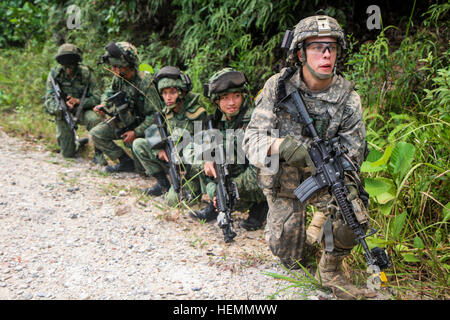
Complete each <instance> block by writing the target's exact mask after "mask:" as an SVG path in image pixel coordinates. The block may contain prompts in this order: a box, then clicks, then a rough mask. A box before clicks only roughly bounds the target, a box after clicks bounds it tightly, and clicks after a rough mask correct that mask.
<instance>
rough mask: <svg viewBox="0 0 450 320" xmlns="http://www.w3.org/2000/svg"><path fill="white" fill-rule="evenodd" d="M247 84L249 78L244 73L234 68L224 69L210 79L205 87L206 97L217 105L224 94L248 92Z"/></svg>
mask: <svg viewBox="0 0 450 320" xmlns="http://www.w3.org/2000/svg"><path fill="white" fill-rule="evenodd" d="M246 83H247V78H246V77H245V75H244V73H242V72H239V71H236V70H235V69H233V68H224V69H222V70H220V71H218V72H216V73H214V74H213V75H212V76H211V78H209V81H208V84H205V86H204V95H205V96H207V97H208V98H209V99H210V101H211V102H212V103H214V104H215V103H216V100H218V99H219V97H220V96H221V95H222V94H225V93H230V92H243V93H244V92H247V88H246Z"/></svg>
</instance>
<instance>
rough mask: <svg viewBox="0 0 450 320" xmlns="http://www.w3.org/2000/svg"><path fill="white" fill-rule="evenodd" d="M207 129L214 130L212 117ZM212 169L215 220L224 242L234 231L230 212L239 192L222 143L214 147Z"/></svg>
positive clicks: (229, 239)
mask: <svg viewBox="0 0 450 320" xmlns="http://www.w3.org/2000/svg"><path fill="white" fill-rule="evenodd" d="M207 129H208V130H214V126H213V121H212V118H209V119H208V121H207ZM215 157H216V159H217V161H214V169H215V170H216V174H217V188H216V200H217V209H218V211H219V215H218V216H217V222H218V224H219V227H220V228H221V229H222V232H223V236H224V240H225V242H227V243H228V242H231V241H233V238H234V237H236V232H235V231H234V229H233V218H232V217H231V213H232V212H233V210H234V207H235V206H236V203H237V200H238V199H239V192H238V189H237V186H236V183H235V182H234V181H233V180H232V178H231V175H230V172H229V170H228V165H227V164H226V163H225V152H224V150H223V143H218V144H217V146H216V148H215Z"/></svg>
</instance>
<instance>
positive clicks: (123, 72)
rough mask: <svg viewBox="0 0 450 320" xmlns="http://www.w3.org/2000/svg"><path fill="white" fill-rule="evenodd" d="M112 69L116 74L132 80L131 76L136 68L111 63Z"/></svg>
mask: <svg viewBox="0 0 450 320" xmlns="http://www.w3.org/2000/svg"><path fill="white" fill-rule="evenodd" d="M111 71H112V72H114V74H115V75H116V76H117V77H122V78H125V79H127V80H130V79H131V77H132V76H133V74H134V70H133V69H131V68H128V67H120V66H113V65H111Z"/></svg>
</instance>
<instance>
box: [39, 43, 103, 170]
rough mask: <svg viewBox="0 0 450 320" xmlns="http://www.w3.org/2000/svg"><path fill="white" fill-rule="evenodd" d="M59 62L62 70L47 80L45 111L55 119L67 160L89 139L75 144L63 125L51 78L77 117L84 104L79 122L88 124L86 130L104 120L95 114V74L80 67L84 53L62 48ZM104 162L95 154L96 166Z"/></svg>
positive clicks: (58, 70)
mask: <svg viewBox="0 0 450 320" xmlns="http://www.w3.org/2000/svg"><path fill="white" fill-rule="evenodd" d="M55 58H56V61H57V62H58V63H59V64H60V66H58V67H56V68H52V69H51V71H50V73H49V77H48V79H47V91H46V95H45V102H44V107H45V110H46V111H47V112H48V113H49V114H51V115H54V116H55V126H56V140H57V142H58V145H59V147H60V148H61V153H62V155H63V156H64V157H66V158H71V157H75V155H76V153H77V151H78V150H79V148H80V147H81V146H83V145H84V144H86V143H87V142H88V139H87V138H84V139H80V140H79V141H76V137H75V134H74V132H73V131H72V130H71V128H70V127H69V125H68V124H67V123H66V122H65V121H64V118H63V114H62V112H61V110H60V109H59V108H58V104H57V103H56V102H55V99H54V97H53V95H54V94H55V92H54V89H53V86H52V83H51V80H50V77H52V78H53V79H54V81H55V82H56V83H58V84H59V86H60V89H61V91H63V92H64V94H66V95H67V101H66V105H67V107H68V110H69V112H70V113H71V114H72V115H74V116H75V114H76V111H77V110H78V108H79V107H80V102H81V101H80V100H83V99H82V97H83V93H84V101H83V105H82V106H81V108H82V109H81V110H80V116H79V122H78V123H80V124H85V125H86V128H87V130H90V129H92V128H93V127H94V126H95V125H97V124H98V123H100V122H101V118H100V117H99V116H98V115H97V114H96V113H95V112H94V111H93V110H92V109H93V108H94V106H95V105H96V104H97V103H98V102H99V100H100V99H99V95H98V92H97V88H96V82H95V78H94V75H93V74H92V71H91V70H90V69H89V68H88V67H87V66H84V65H82V64H80V62H81V60H82V57H81V50H80V49H79V48H78V47H77V46H75V45H74V44H71V43H65V44H63V45H61V46H60V47H59V49H58V53H57V54H56V57H55ZM102 161H103V162H104V161H105V160H104V158H103V154H102V153H101V152H100V151H99V150H96V152H95V156H94V162H102Z"/></svg>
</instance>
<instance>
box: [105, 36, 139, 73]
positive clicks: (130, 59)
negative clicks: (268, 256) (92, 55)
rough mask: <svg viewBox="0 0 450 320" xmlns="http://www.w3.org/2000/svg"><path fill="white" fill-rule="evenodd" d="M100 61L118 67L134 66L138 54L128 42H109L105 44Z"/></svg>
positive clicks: (136, 63) (137, 61)
mask: <svg viewBox="0 0 450 320" xmlns="http://www.w3.org/2000/svg"><path fill="white" fill-rule="evenodd" d="M105 49H106V54H105V55H103V56H102V61H103V62H106V63H108V64H110V65H114V66H119V67H129V68H136V67H137V65H138V63H139V56H138V53H137V50H136V48H135V47H134V46H133V45H132V44H131V43H129V42H125V41H121V42H112V41H111V42H110V43H108V44H107V45H106V47H105Z"/></svg>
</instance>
